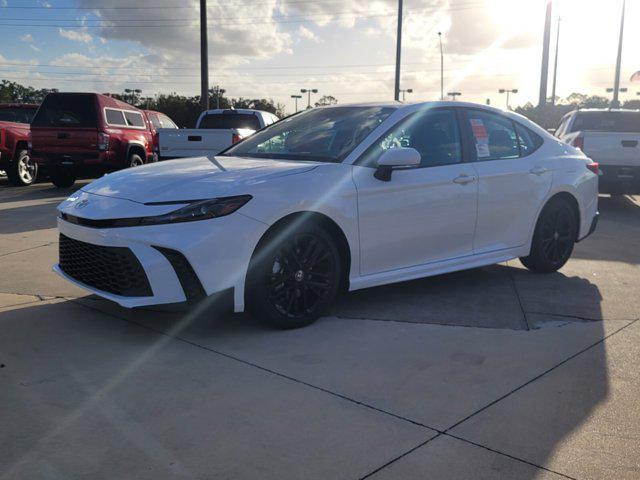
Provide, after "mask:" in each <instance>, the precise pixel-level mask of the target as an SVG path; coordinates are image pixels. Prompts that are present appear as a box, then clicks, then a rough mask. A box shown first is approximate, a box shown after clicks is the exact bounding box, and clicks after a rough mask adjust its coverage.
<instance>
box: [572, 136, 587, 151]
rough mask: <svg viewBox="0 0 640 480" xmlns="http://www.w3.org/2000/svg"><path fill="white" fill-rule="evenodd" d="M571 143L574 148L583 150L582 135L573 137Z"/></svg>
mask: <svg viewBox="0 0 640 480" xmlns="http://www.w3.org/2000/svg"><path fill="white" fill-rule="evenodd" d="M571 145H573V146H574V147H576V148H579V149H580V150H584V137H576V138H574V139H573V142H571Z"/></svg>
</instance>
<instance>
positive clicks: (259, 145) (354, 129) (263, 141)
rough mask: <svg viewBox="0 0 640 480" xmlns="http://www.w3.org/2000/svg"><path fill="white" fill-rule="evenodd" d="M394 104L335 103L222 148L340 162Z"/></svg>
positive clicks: (272, 156)
mask: <svg viewBox="0 0 640 480" xmlns="http://www.w3.org/2000/svg"><path fill="white" fill-rule="evenodd" d="M394 110H395V107H335V108H320V109H315V110H310V111H307V112H304V113H301V114H299V115H294V116H292V117H289V118H286V119H284V120H282V121H280V122H278V123H276V124H274V125H272V126H270V127H269V128H266V129H264V130H262V131H260V132H258V133H256V134H255V135H253V136H251V137H249V138H247V139H246V140H244V141H243V142H241V143H239V144H238V145H236V146H234V147H231V148H230V149H228V150H227V151H225V152H224V154H223V155H225V156H238V157H252V158H270V159H280V160H301V161H305V160H311V161H317V162H341V161H342V160H344V158H345V157H346V156H347V155H349V153H351V151H352V150H353V149H354V148H355V147H356V146H357V145H358V144H359V143H360V142H361V141H362V140H364V139H365V138H366V137H367V135H369V133H371V132H372V131H373V130H374V129H375V128H376V127H377V126H378V125H380V124H381V123H382V122H383V121H384V120H385V119H386V118H387V117H388V116H389V115H391V114H392V113H393V111H394Z"/></svg>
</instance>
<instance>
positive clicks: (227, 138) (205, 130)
mask: <svg viewBox="0 0 640 480" xmlns="http://www.w3.org/2000/svg"><path fill="white" fill-rule="evenodd" d="M278 120H279V118H278V117H277V116H276V115H274V114H273V113H269V112H263V111H260V110H250V109H238V110H234V109H231V110H220V109H218V110H207V111H206V112H203V113H202V114H200V117H198V121H197V122H196V128H195V129H180V130H176V131H173V130H169V131H160V135H159V141H160V158H161V159H162V160H167V159H171V158H182V157H194V156H200V155H215V154H217V153H219V152H221V151H222V150H224V149H225V148H228V147H230V146H231V145H233V144H235V143H238V142H239V141H240V140H242V139H243V138H246V137H248V136H249V135H251V134H253V133H255V132H256V131H257V130H260V129H262V128H264V127H266V126H268V125H271V124H272V123H275V122H277V121H278Z"/></svg>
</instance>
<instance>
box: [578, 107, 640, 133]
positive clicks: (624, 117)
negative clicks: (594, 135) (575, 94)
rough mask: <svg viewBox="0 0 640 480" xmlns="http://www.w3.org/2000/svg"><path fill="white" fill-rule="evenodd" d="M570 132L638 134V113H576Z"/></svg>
mask: <svg viewBox="0 0 640 480" xmlns="http://www.w3.org/2000/svg"><path fill="white" fill-rule="evenodd" d="M571 131H572V132H578V131H586V132H616V133H640V112H633V111H628V112H615V111H614V112H578V113H577V114H576V119H575V121H574V122H573V125H572V126H571Z"/></svg>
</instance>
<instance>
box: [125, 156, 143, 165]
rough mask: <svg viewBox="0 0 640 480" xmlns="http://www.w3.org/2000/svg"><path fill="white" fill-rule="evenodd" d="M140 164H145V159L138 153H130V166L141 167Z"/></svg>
mask: <svg viewBox="0 0 640 480" xmlns="http://www.w3.org/2000/svg"><path fill="white" fill-rule="evenodd" d="M140 165H144V160H142V157H141V156H140V155H138V154H137V153H132V154H131V155H129V167H139V166H140Z"/></svg>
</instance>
